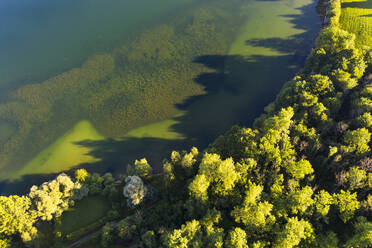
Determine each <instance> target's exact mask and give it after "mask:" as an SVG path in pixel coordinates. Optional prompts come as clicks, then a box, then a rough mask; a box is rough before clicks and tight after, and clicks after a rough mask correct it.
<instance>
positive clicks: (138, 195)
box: [123, 176, 148, 208]
mask: <svg viewBox="0 0 372 248" xmlns="http://www.w3.org/2000/svg"><path fill="white" fill-rule="evenodd" d="M147 192H148V189H147V187H146V186H145V185H144V184H143V182H142V180H141V178H140V177H138V176H128V177H127V178H126V179H125V186H124V189H123V194H124V196H125V197H127V198H128V199H127V204H128V207H131V208H134V207H135V206H137V205H139V204H140V203H141V202H142V201H143V200H144V199H145V197H146V194H147Z"/></svg>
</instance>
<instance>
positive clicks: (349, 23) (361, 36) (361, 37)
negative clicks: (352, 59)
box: [340, 0, 372, 46]
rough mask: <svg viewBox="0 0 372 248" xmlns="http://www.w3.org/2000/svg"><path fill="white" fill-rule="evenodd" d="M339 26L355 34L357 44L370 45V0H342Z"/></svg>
mask: <svg viewBox="0 0 372 248" xmlns="http://www.w3.org/2000/svg"><path fill="white" fill-rule="evenodd" d="M340 24H341V28H342V29H345V30H347V31H349V32H352V33H354V34H355V35H356V43H357V45H359V46H363V45H367V46H372V0H342V12H341V17H340Z"/></svg>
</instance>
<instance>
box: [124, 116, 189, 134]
mask: <svg viewBox="0 0 372 248" xmlns="http://www.w3.org/2000/svg"><path fill="white" fill-rule="evenodd" d="M179 116H182V114H179V115H176V116H175V117H179ZM175 117H173V118H171V119H166V120H163V121H159V122H155V123H152V124H149V125H145V126H142V127H139V128H136V129H133V130H131V131H129V132H128V133H127V134H125V135H124V138H159V139H167V140H177V139H185V137H184V136H183V135H182V134H180V133H177V132H175V131H173V130H172V126H173V125H176V124H178V123H179V121H176V120H175Z"/></svg>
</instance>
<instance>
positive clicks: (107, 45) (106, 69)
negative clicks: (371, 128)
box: [0, 0, 320, 193]
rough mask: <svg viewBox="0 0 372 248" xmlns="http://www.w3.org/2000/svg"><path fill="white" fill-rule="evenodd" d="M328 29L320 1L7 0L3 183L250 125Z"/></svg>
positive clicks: (128, 157)
mask: <svg viewBox="0 0 372 248" xmlns="http://www.w3.org/2000/svg"><path fill="white" fill-rule="evenodd" d="M319 29H320V22H319V17H318V15H317V14H316V13H315V2H313V1H311V0H296V1H294V0H272V1H271V0H157V1H154V0H135V1H134V0H105V1H101V0H78V1H77V0H63V1H47V0H33V1H29V0H2V1H1V2H0V75H1V77H0V182H1V188H0V190H1V191H2V192H3V193H14V192H24V191H25V190H27V188H28V187H29V186H30V185H32V184H35V183H40V182H41V181H43V180H47V179H48V178H51V177H53V176H54V175H55V174H56V173H59V172H62V171H69V170H70V171H73V170H74V169H75V168H79V167H84V168H87V169H88V170H89V171H92V172H93V171H97V172H101V173H102V172H106V171H111V172H114V173H123V172H125V167H126V164H128V163H133V161H134V160H135V159H140V158H142V157H146V158H147V159H148V160H149V161H150V164H152V165H153V167H154V168H155V170H157V171H159V169H160V168H161V162H162V159H163V158H165V157H167V156H169V153H170V151H171V150H174V149H178V150H180V149H181V150H182V149H189V148H190V147H191V146H193V145H194V146H197V147H199V148H200V149H204V148H206V146H207V145H208V144H209V143H210V142H211V141H213V139H215V138H216V137H217V136H218V135H220V134H223V133H224V132H225V131H227V130H228V129H229V127H231V126H232V125H234V124H240V125H251V123H252V121H253V120H254V118H256V117H257V116H258V115H259V114H260V113H262V111H263V108H264V106H266V105H267V104H268V103H270V102H271V101H272V100H273V99H274V98H275V95H276V94H277V92H278V91H279V90H280V88H281V86H282V85H283V83H284V82H285V81H286V80H288V79H290V78H291V77H292V76H293V75H294V74H295V73H296V72H297V71H298V70H299V69H300V68H301V66H302V65H303V62H304V59H305V58H306V56H307V54H308V52H309V51H310V49H311V47H312V46H313V43H314V39H315V37H316V36H317V33H318V32H319Z"/></svg>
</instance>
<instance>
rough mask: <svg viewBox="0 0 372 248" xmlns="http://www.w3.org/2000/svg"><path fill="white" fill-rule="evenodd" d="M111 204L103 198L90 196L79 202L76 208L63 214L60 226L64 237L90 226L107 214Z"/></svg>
mask: <svg viewBox="0 0 372 248" xmlns="http://www.w3.org/2000/svg"><path fill="white" fill-rule="evenodd" d="M110 207H111V206H110V203H109V202H108V201H107V199H106V198H104V197H102V196H89V197H86V198H84V199H82V200H81V201H77V202H76V204H75V206H74V207H73V208H71V209H70V210H68V211H66V212H65V213H63V215H62V217H61V223H60V226H59V227H58V228H57V229H59V230H60V232H61V233H62V235H65V234H68V233H72V232H74V231H77V230H79V229H80V228H83V227H85V226H88V225H90V224H92V223H94V222H95V221H98V220H99V219H100V218H102V217H104V216H105V215H106V214H107V211H108V210H109V209H110Z"/></svg>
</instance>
